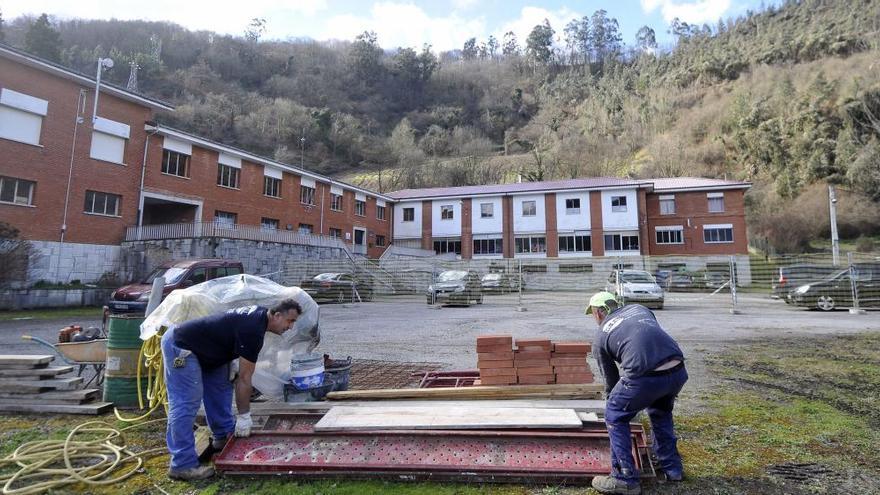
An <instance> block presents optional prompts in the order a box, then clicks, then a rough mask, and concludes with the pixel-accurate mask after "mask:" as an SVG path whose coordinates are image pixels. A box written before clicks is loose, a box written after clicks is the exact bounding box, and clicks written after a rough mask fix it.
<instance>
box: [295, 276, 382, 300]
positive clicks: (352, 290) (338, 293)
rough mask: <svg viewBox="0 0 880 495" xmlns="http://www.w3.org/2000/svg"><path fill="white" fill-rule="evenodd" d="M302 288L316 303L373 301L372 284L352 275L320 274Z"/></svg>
mask: <svg viewBox="0 0 880 495" xmlns="http://www.w3.org/2000/svg"><path fill="white" fill-rule="evenodd" d="M299 286H300V288H301V289H302V290H304V291H306V293H307V294H308V295H310V296H312V299H314V300H315V301H318V302H321V301H324V302H328V301H331V302H338V303H343V302H358V301H369V300H372V299H373V287H372V284H371V283H370V282H369V281H368V280H367V279H366V278H362V277H358V276H356V275H354V274H352V273H347V272H341V273H320V274H318V275H315V276H314V277H312V278H308V279H305V280H303V281H302V282H300V284H299Z"/></svg>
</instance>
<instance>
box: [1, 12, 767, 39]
mask: <svg viewBox="0 0 880 495" xmlns="http://www.w3.org/2000/svg"><path fill="white" fill-rule="evenodd" d="M762 3H778V2H775V1H773V0H770V1H769V2H767V1H765V2H762V1H761V0H695V1H688V0H622V1H616V2H608V1H604V2H602V1H595V0H588V1H584V0H582V1H567V0H545V1H535V0H434V1H426V0H419V1H401V0H388V1H369V0H246V1H241V0H213V1H210V2H209V1H202V0H189V1H187V0H149V1H143V0H137V1H135V0H91V1H90V0H78V1H69V0H67V1H65V0H0V11H2V14H3V18H4V19H6V20H10V19H13V18H15V17H18V16H20V15H39V14H41V13H43V12H45V13H47V14H49V15H51V16H54V17H55V18H58V19H72V18H82V19H111V18H116V19H126V20H127V19H145V20H156V21H170V22H174V23H177V24H180V25H182V26H184V27H186V28H189V29H194V30H198V29H206V30H211V31H216V32H219V33H224V34H233V35H241V34H243V33H244V30H245V29H246V27H247V25H248V24H249V23H250V20H251V19H253V18H256V17H259V18H264V19H266V34H265V36H264V39H265V38H275V39H287V38H302V37H306V38H312V39H315V40H329V39H340V40H351V39H354V37H355V36H357V35H358V34H360V33H361V32H363V31H375V32H376V33H377V34H378V36H379V43H380V44H381V45H382V46H383V47H385V48H389V49H391V48H396V47H398V46H410V47H416V48H418V47H421V46H422V45H423V44H425V43H428V44H430V45H432V46H433V47H434V49H435V50H451V49H455V48H461V46H462V45H463V44H464V41H465V40H466V39H468V38H470V37H476V38H477V39H478V40H485V39H486V38H487V37H488V36H489V35H494V36H495V37H496V38H498V39H499V40H501V39H502V38H503V35H504V33H506V32H507V31H513V32H514V33H516V35H517V37H518V38H519V40H520V43H522V42H523V41H524V40H525V38H526V36H528V33H529V32H530V31H531V30H532V28H533V27H534V26H535V25H536V24H539V23H541V22H543V20H544V19H548V20H549V21H550V25H551V26H552V27H553V28H554V29H555V30H556V33H557V36H558V37H560V39H561V37H562V34H563V33H562V31H563V28H564V27H565V24H567V23H568V21H570V20H571V19H573V18H579V17H582V16H584V15H587V16H589V15H591V14H592V13H593V12H595V11H596V10H599V9H605V10H606V11H607V12H608V15H609V16H611V17H614V18H616V19H617V20H618V22H619V23H620V28H621V32H622V34H623V40H624V42H625V43H627V44H633V40H634V39H635V33H636V31H638V29H639V28H640V27H641V26H644V25H648V26H650V27H652V28H653V29H654V31H655V32H656V34H657V40H658V42H660V43H661V45H663V44H666V43H669V42H671V36H670V35H669V34H668V33H667V29H668V26H669V22H670V21H671V20H672V19H674V18H675V17H678V18H679V19H681V20H683V21H685V22H688V23H696V24H702V23H708V24H710V25H712V26H713V27H714V25H715V24H716V23H717V21H718V19H719V18H728V17H735V16H737V15H741V14H743V13H744V12H745V11H746V10H748V9H752V10H758V9H759V8H760V6H761V4H762Z"/></svg>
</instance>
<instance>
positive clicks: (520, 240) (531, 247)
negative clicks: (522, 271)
mask: <svg viewBox="0 0 880 495" xmlns="http://www.w3.org/2000/svg"><path fill="white" fill-rule="evenodd" d="M531 203H534V201H531ZM513 246H514V251H515V252H516V253H517V254H524V253H546V252H547V238H546V237H544V236H543V235H542V236H519V237H517V238H516V239H514V240H513Z"/></svg>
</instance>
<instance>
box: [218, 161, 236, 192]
mask: <svg viewBox="0 0 880 495" xmlns="http://www.w3.org/2000/svg"><path fill="white" fill-rule="evenodd" d="M240 172H241V171H240V170H239V169H237V168H235V167H230V166H229V165H223V164H222V163H220V164H218V165H217V185H218V186H223V187H231V188H233V189H238V176H239V173H240Z"/></svg>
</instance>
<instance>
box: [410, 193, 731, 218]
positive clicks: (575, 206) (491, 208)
mask: <svg viewBox="0 0 880 495" xmlns="http://www.w3.org/2000/svg"><path fill="white" fill-rule="evenodd" d="M708 201H709V213H724V194H723V193H709V196H708ZM521 207H522V216H524V217H533V216H535V215H536V214H537V204H536V203H535V201H523V202H522V203H521ZM611 211H613V212H626V196H612V197H611ZM454 212H455V209H454V208H453V205H441V206H440V219H441V220H453V219H454V218H455V213H454ZM580 212H581V200H580V198H568V199H566V200H565V213H566V214H567V215H578V214H580ZM660 214H661V215H674V214H675V197H674V196H661V197H660ZM494 217H495V204H494V203H480V218H494ZM413 220H415V208H404V209H403V221H404V222H412V221H413Z"/></svg>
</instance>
